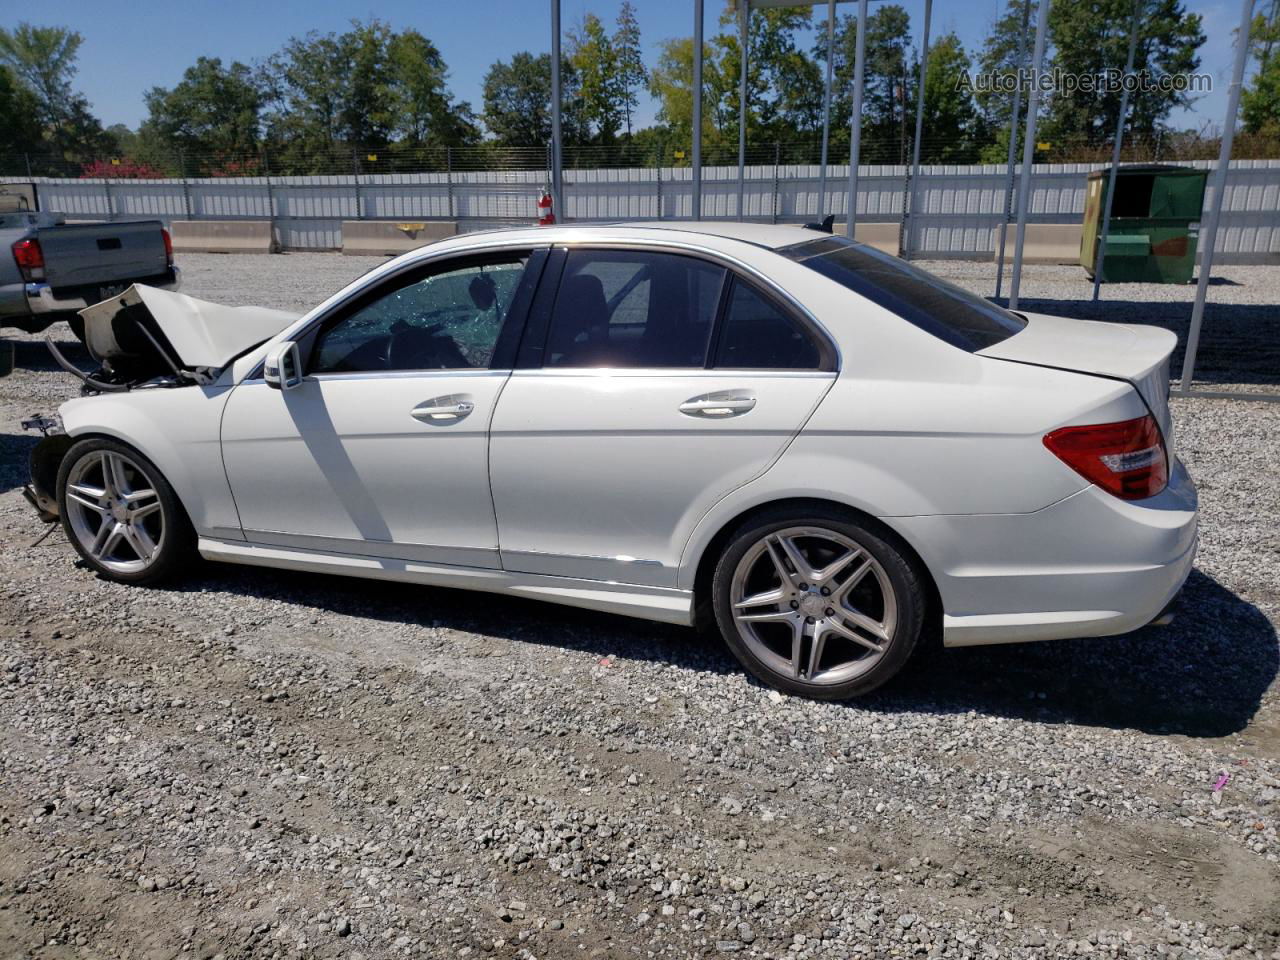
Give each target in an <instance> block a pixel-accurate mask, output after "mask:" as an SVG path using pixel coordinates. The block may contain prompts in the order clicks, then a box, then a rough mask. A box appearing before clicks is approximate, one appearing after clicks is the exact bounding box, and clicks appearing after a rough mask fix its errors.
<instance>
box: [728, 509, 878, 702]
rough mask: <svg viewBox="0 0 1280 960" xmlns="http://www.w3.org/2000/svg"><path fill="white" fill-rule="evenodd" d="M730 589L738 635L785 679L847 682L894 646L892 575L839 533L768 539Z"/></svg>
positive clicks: (746, 558) (743, 563)
mask: <svg viewBox="0 0 1280 960" xmlns="http://www.w3.org/2000/svg"><path fill="white" fill-rule="evenodd" d="M731 589H732V594H731V602H732V611H733V620H734V625H735V627H736V628H737V631H738V634H739V636H740V637H741V638H742V640H743V642H744V643H745V644H746V645H747V647H748V648H749V649H750V651H751V652H752V653H753V654H754V655H755V657H756V658H757V659H758V660H760V661H761V662H762V663H763V664H764V665H765V666H767V667H768V668H769V669H770V670H771V671H773V672H774V673H777V674H778V675H780V676H782V677H786V678H789V679H792V680H800V681H804V682H807V683H813V684H821V685H830V684H838V683H844V682H847V681H849V680H851V679H853V678H855V677H858V676H861V675H862V674H864V673H866V672H867V671H868V670H870V669H872V667H874V666H875V665H876V664H877V663H878V662H879V661H880V660H881V659H883V657H884V656H885V654H886V653H887V652H888V650H889V648H890V646H891V645H892V644H893V642H894V637H895V633H896V630H897V623H898V601H897V597H896V596H895V594H894V590H893V586H892V584H891V583H890V581H889V575H888V573H886V571H885V569H884V567H883V565H881V563H880V561H878V560H877V559H876V558H875V557H874V556H872V555H871V553H870V552H869V551H868V550H867V549H866V548H865V547H863V546H862V545H861V544H859V543H857V542H856V541H855V540H853V539H852V538H851V537H848V536H846V535H844V534H843V533H838V532H836V531H834V530H829V529H826V528H823V527H808V526H806V527H788V528H785V529H782V530H776V531H773V532H771V533H768V534H766V535H765V536H763V537H761V538H760V539H759V540H758V541H757V542H756V543H754V544H752V546H751V547H750V549H748V550H747V552H746V553H745V554H743V556H742V559H741V560H740V561H739V562H738V565H737V567H736V568H735V570H734V574H733V582H732V587H731Z"/></svg>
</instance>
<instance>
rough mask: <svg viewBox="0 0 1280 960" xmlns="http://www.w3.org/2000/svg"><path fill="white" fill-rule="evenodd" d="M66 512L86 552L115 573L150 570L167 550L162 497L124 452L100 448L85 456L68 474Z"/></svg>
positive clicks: (76, 536) (74, 533) (152, 483)
mask: <svg viewBox="0 0 1280 960" xmlns="http://www.w3.org/2000/svg"><path fill="white" fill-rule="evenodd" d="M66 510H67V519H68V521H69V525H70V527H71V532H72V534H73V535H74V536H75V538H76V540H77V541H78V542H79V544H80V546H81V548H82V549H83V550H84V552H85V553H86V554H87V555H88V556H89V557H90V558H92V559H93V561H94V562H95V563H98V564H100V565H101V566H102V567H103V568H105V569H107V570H110V571H112V572H113V573H126V574H128V573H140V572H142V571H143V570H146V569H147V568H148V567H149V566H151V564H152V563H153V562H154V561H155V560H156V558H157V557H159V555H160V551H161V549H162V547H163V546H164V534H165V517H164V509H163V508H162V505H161V502H160V495H159V493H158V492H157V491H156V488H155V484H154V482H153V481H152V480H151V479H150V478H149V477H148V476H147V474H146V472H145V471H144V470H143V469H142V468H141V467H140V466H139V465H138V464H137V463H136V462H135V461H134V460H132V459H130V458H129V457H127V456H125V455H124V454H121V453H116V452H114V451H109V450H95V451H93V452H91V453H87V454H85V455H84V456H83V457H81V458H80V460H78V461H77V462H76V463H75V465H74V466H73V467H72V468H71V471H70V473H69V474H68V475H67V487H66Z"/></svg>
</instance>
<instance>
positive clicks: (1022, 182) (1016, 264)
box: [1009, 0, 1049, 310]
mask: <svg viewBox="0 0 1280 960" xmlns="http://www.w3.org/2000/svg"><path fill="white" fill-rule="evenodd" d="M1048 24H1049V0H1040V11H1039V14H1038V16H1037V17H1036V45H1035V53H1033V54H1032V56H1031V93H1030V94H1029V95H1028V96H1027V132H1026V133H1025V134H1024V137H1025V139H1024V140H1023V142H1022V177H1021V179H1019V180H1018V232H1017V234H1016V235H1015V237H1014V241H1013V276H1012V277H1010V279H1009V309H1010V310H1017V309H1018V288H1019V287H1020V286H1021V285H1022V246H1023V244H1024V243H1025V242H1026V239H1027V207H1028V206H1029V205H1030V202H1031V164H1032V162H1033V161H1034V160H1035V157H1036V113H1037V112H1038V111H1039V109H1040V71H1041V69H1042V68H1043V67H1044V39H1045V33H1046V30H1047V27H1048Z"/></svg>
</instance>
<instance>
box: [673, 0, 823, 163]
mask: <svg viewBox="0 0 1280 960" xmlns="http://www.w3.org/2000/svg"><path fill="white" fill-rule="evenodd" d="M811 23H812V13H811V11H810V9H809V8H808V7H783V8H764V9H759V10H753V11H752V12H751V16H750V19H749V20H748V23H747V44H748V46H747V139H748V140H761V139H769V140H779V139H785V140H792V139H796V138H797V137H800V136H804V135H807V134H811V133H812V132H813V131H814V130H815V129H816V128H817V127H818V126H820V125H821V123H822V117H821V108H822V76H821V72H820V70H819V68H818V66H817V64H815V63H813V62H812V61H811V60H810V59H809V58H807V57H805V56H804V54H803V53H801V52H800V50H799V48H798V47H797V45H796V40H795V32H796V31H797V30H804V29H807V28H808V27H809V26H810V25H811ZM720 26H721V32H720V33H719V34H718V35H717V36H715V37H714V38H713V39H712V45H713V47H714V49H715V51H716V57H715V61H714V63H713V64H712V70H711V74H710V80H711V83H712V94H713V103H714V116H715V125H716V128H717V129H718V130H719V131H720V134H721V136H722V137H723V138H724V139H726V140H729V141H736V140H737V136H738V116H739V107H738V91H739V83H740V77H741V71H742V51H741V44H740V42H739V34H738V16H737V12H736V10H735V8H734V5H733V3H732V2H730V3H728V4H726V7H725V9H724V11H723V13H722V14H721V15H720ZM690 51H692V47H690Z"/></svg>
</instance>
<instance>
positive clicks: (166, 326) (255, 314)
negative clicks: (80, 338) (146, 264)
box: [80, 283, 301, 382]
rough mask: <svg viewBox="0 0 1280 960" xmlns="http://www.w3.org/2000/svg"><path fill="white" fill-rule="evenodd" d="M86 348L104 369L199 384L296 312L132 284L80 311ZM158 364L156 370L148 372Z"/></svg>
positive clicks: (288, 321)
mask: <svg viewBox="0 0 1280 960" xmlns="http://www.w3.org/2000/svg"><path fill="white" fill-rule="evenodd" d="M80 316H81V317H83V318H84V335H85V344H86V345H87V346H88V348H89V353H90V354H91V355H92V356H93V358H94V359H95V360H97V361H98V362H99V363H101V364H102V365H103V366H104V367H106V368H108V369H114V370H117V371H119V372H121V373H124V372H125V371H126V370H128V371H130V372H131V373H132V374H133V375H135V376H136V375H140V374H141V373H142V372H144V371H145V372H147V373H151V374H152V375H157V374H162V373H183V374H189V375H190V379H193V380H196V381H197V382H204V381H205V380H206V378H207V376H208V375H209V374H211V373H212V372H213V371H216V370H220V369H221V368H223V367H225V366H226V365H227V364H228V363H230V362H231V361H232V360H233V359H235V358H236V357H237V356H238V355H239V354H241V353H243V352H244V351H246V350H248V349H249V348H250V347H253V346H256V345H257V344H259V343H261V342H262V341H264V340H268V339H270V338H271V337H273V336H275V335H276V334H277V333H279V332H280V331H281V330H283V329H284V328H285V327H287V326H288V325H289V324H291V323H293V322H294V321H295V320H297V319H298V317H299V316H301V314H296V313H289V312H288V311H285V310H271V309H269V308H267V307H227V306H223V305H222V304H220V303H209V302H208V301H207V300H197V299H195V298H194V297H188V296H186V295H184V294H181V293H173V292H171V291H168V290H158V289H156V288H155V287H148V286H145V285H143V284H138V283H135V284H134V285H133V286H131V287H129V289H128V290H126V291H125V292H124V293H122V294H120V295H119V296H116V297H112V298H111V299H110V300H103V301H102V302H101V303H95V304H94V305H93V306H91V307H86V308H85V309H83V310H81V311H80ZM157 363H158V364H159V365H160V367H159V369H152V368H154V367H155V366H156V364H157Z"/></svg>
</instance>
